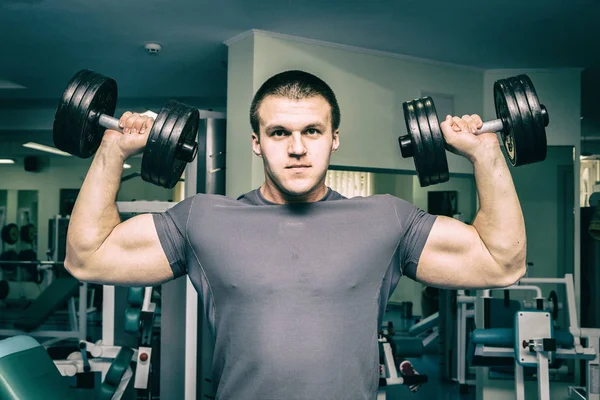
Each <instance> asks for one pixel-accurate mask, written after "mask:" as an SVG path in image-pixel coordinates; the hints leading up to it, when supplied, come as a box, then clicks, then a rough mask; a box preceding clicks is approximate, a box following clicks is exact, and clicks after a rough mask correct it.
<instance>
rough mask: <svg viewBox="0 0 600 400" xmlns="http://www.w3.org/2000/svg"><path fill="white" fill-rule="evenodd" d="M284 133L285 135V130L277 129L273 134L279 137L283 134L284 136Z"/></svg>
mask: <svg viewBox="0 0 600 400" xmlns="http://www.w3.org/2000/svg"><path fill="white" fill-rule="evenodd" d="M284 135H285V132H284V131H275V132H273V136H279V137H281V136H284Z"/></svg>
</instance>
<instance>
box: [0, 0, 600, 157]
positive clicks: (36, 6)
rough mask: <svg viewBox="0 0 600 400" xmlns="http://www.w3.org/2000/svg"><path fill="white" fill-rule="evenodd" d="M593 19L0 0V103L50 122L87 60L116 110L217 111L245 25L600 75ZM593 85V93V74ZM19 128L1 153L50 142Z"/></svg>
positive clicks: (397, 6) (585, 12) (351, 0)
mask: <svg viewBox="0 0 600 400" xmlns="http://www.w3.org/2000/svg"><path fill="white" fill-rule="evenodd" d="M599 21H600V1H598V0H571V1H570V2H569V3H568V5H567V2H565V1H561V0H547V1H539V0H529V1H523V0H488V1H475V0H456V1H453V2H447V1H441V0H430V1H423V0H420V1H417V0H396V1H394V0H346V1H338V0H302V1H292V0H262V1H250V0H220V1H208V0H150V1H139V0H129V1H122V0H98V1H89V0H71V1H67V0H52V1H50V0H2V1H1V2H0V48H1V49H2V53H1V54H0V111H2V110H4V120H5V125H4V126H6V121H7V118H8V119H9V125H10V124H12V123H13V122H12V121H10V118H14V119H15V120H16V121H19V120H24V119H26V118H27V114H26V112H22V114H18V113H16V114H15V116H13V113H12V111H10V110H13V109H14V110H19V109H21V110H22V109H26V108H27V107H39V108H44V109H45V110H46V111H47V114H48V118H47V119H48V120H50V118H52V115H53V112H54V111H53V109H55V107H56V104H57V101H58V99H59V97H60V95H61V94H62V92H63V91H64V88H65V85H66V83H67V82H68V80H69V79H70V78H71V77H72V76H73V74H74V73H75V72H76V71H78V70H80V69H83V68H88V69H92V70H95V71H98V72H101V73H103V74H105V75H108V76H111V77H112V78H114V79H115V80H116V81H117V83H118V85H119V105H120V106H122V105H123V104H133V102H132V100H135V99H140V98H142V99H145V101H146V102H149V103H152V100H153V99H154V103H155V104H162V103H163V100H162V99H166V98H178V99H180V100H182V101H185V100H184V99H185V98H190V97H192V98H193V99H194V102H193V103H190V104H194V105H196V106H197V107H199V108H216V109H224V108H225V105H226V89H227V46H226V45H225V44H224V42H226V41H227V40H230V39H231V38H234V37H236V36H238V35H240V34H242V33H244V32H247V31H249V30H253V29H254V30H261V31H268V32H273V33H277V34H285V35H293V36H298V37H302V38H309V39H315V40H320V41H327V42H333V43H339V44H343V45H348V46H356V47H361V48H367V49H372V50H378V51H384V52H390V53H396V54H401V55H407V56H410V57H417V58H424V59H430V60H435V61H441V62H446V63H453V64H459V65H466V66H473V67H478V68H483V69H495V68H555V67H556V68H561V67H576V68H582V69H586V68H588V69H590V70H596V71H600V51H598V49H600V23H599ZM148 42H156V43H159V44H161V45H162V50H161V51H160V53H159V54H158V55H149V54H148V53H147V52H146V51H145V50H144V45H145V44H146V43H148ZM593 75H595V76H600V73H597V74H593ZM590 82H595V85H597V86H598V89H596V88H595V87H594V88H592V89H591V90H589V89H588V91H587V92H588V93H592V94H593V95H592V96H590V97H591V98H593V99H596V98H599V97H598V96H596V95H595V93H597V92H598V91H600V79H591V80H590ZM595 101H596V102H598V103H599V104H598V107H596V105H595V103H594V105H593V106H592V107H588V108H589V109H591V110H593V111H592V113H593V114H597V113H596V112H595V110H597V109H598V108H600V101H599V100H595ZM149 108H151V107H149ZM7 110H8V112H7ZM51 113H52V114H51ZM0 115H2V114H1V113H0ZM44 118H45V117H44ZM44 120H46V118H45V119H44ZM0 122H2V121H0ZM1 127H2V124H1V123H0V128H1ZM27 129H33V130H35V129H36V128H35V127H32V128H22V132H20V133H19V141H18V143H17V142H16V137H15V135H14V134H13V133H10V132H9V131H7V130H6V129H4V130H3V129H0V137H1V135H2V134H3V133H4V139H3V140H6V139H7V137H10V139H14V140H15V143H11V145H9V146H0V147H1V148H0V153H7V152H8V153H11V154H12V155H19V154H25V153H27V152H29V150H27V149H25V148H23V147H22V146H21V142H22V141H23V140H25V136H27V137H28V138H29V139H28V140H34V141H38V142H42V143H44V142H45V143H48V144H51V138H50V136H49V135H48V131H47V130H46V131H44V132H39V131H38V132H25V131H26V130H27ZM15 153H17V154H15ZM1 155H2V154H0V156H1Z"/></svg>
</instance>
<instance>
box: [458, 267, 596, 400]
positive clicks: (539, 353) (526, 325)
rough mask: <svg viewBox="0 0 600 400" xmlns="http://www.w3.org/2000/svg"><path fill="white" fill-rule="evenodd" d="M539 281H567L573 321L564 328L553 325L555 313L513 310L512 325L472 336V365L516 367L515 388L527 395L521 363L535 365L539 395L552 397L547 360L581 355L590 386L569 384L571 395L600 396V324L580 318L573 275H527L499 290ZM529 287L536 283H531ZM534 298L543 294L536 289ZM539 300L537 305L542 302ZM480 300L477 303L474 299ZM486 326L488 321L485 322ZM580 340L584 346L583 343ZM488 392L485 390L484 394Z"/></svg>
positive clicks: (486, 314) (520, 396)
mask: <svg viewBox="0 0 600 400" xmlns="http://www.w3.org/2000/svg"><path fill="white" fill-rule="evenodd" d="M535 283H545V284H547V283H550V284H564V285H565V288H566V294H567V307H566V308H567V310H568V318H569V326H568V327H567V329H565V330H558V329H555V328H554V324H553V321H552V315H551V312H548V311H542V310H535V311H525V310H518V311H516V312H515V313H514V323H513V326H514V328H513V327H507V328H492V329H487V328H484V329H476V330H474V331H473V332H472V334H471V337H470V339H471V340H470V344H469V351H468V354H467V356H468V358H469V364H470V365H471V366H500V365H513V366H514V368H515V393H516V398H517V399H524V398H525V394H524V373H523V367H537V376H536V380H537V382H538V392H539V398H541V399H543V398H550V396H549V390H550V389H549V388H550V380H549V368H550V367H551V365H552V364H550V365H549V363H548V360H549V359H555V360H564V359H572V360H581V361H584V362H585V374H586V375H585V376H586V385H587V386H586V387H573V386H570V387H569V394H570V398H577V399H587V400H599V399H600V392H599V391H598V390H597V389H598V379H597V371H598V370H599V368H600V357H599V354H598V349H599V348H600V329H597V328H582V327H580V326H579V321H578V318H577V308H576V301H575V285H574V283H573V275H572V274H565V276H564V278H523V279H521V280H520V281H519V283H518V284H515V285H512V286H509V287H508V288H503V289H500V290H519V289H520V288H522V287H523V286H522V285H527V284H535ZM529 287H530V289H533V288H535V286H529ZM482 298H483V301H484V309H485V311H484V321H489V318H490V317H489V312H488V309H489V306H486V303H489V301H490V300H491V297H490V290H484V291H483V292H482ZM536 299H541V300H543V298H542V297H541V295H539V294H538V296H537V298H536ZM541 303H542V302H541V301H539V302H538V304H540V305H541ZM475 304H477V303H475ZM486 325H488V323H487V322H486ZM582 339H584V340H585V341H586V346H585V347H584V346H583V345H582ZM484 396H485V394H484Z"/></svg>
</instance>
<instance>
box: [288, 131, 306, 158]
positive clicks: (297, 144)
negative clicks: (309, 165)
mask: <svg viewBox="0 0 600 400" xmlns="http://www.w3.org/2000/svg"><path fill="white" fill-rule="evenodd" d="M288 152H289V154H290V155H293V156H301V155H304V154H305V153H306V146H304V140H303V137H302V134H301V133H300V132H293V133H292V134H291V135H290V145H289V148H288Z"/></svg>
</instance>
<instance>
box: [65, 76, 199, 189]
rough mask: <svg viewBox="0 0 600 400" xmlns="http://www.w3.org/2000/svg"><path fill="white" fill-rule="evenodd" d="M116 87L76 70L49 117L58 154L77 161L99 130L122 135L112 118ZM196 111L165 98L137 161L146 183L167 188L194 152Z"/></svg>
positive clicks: (94, 144) (98, 138) (91, 148)
mask: <svg viewBox="0 0 600 400" xmlns="http://www.w3.org/2000/svg"><path fill="white" fill-rule="evenodd" d="M116 104H117V84H116V82H115V81H114V80H113V79H111V78H109V77H106V76H104V75H101V74H99V73H96V72H93V71H90V70H86V69H84V70H81V71H79V72H78V73H76V74H75V75H74V76H73V78H71V80H70V81H69V83H68V85H67V88H66V90H65V91H64V93H63V96H62V98H61V101H60V103H59V105H58V107H57V110H56V115H55V117H54V126H53V139H54V144H55V145H56V147H57V148H59V149H60V150H63V151H65V152H67V153H69V154H72V155H74V156H77V157H80V158H89V157H91V156H92V155H93V154H94V153H95V152H96V151H97V150H98V147H99V146H100V143H101V142H102V137H103V136H104V130H105V129H104V128H107V129H113V130H117V131H120V132H121V131H122V130H121V128H120V127H119V120H118V119H116V118H114V117H113V116H112V115H113V114H114V112H115V109H116ZM199 119H200V113H199V111H198V110H197V109H195V108H192V107H189V106H187V105H185V104H183V103H180V102H177V101H174V100H170V101H168V102H167V103H166V104H165V106H163V108H162V109H161V110H160V112H159V113H158V115H157V116H156V117H155V121H154V124H153V126H152V129H151V130H150V133H149V135H148V141H147V143H146V146H145V148H144V153H143V157H142V167H141V174H142V179H143V180H145V181H146V182H150V183H153V184H155V185H158V186H162V187H165V188H168V189H170V188H173V187H174V186H175V184H176V183H177V181H178V180H179V178H180V177H181V175H182V173H183V170H184V169H185V166H186V164H187V163H189V162H191V161H193V160H194V158H195V157H196V154H197V152H198V144H197V143H196V142H195V138H196V134H197V131H198V124H199Z"/></svg>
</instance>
